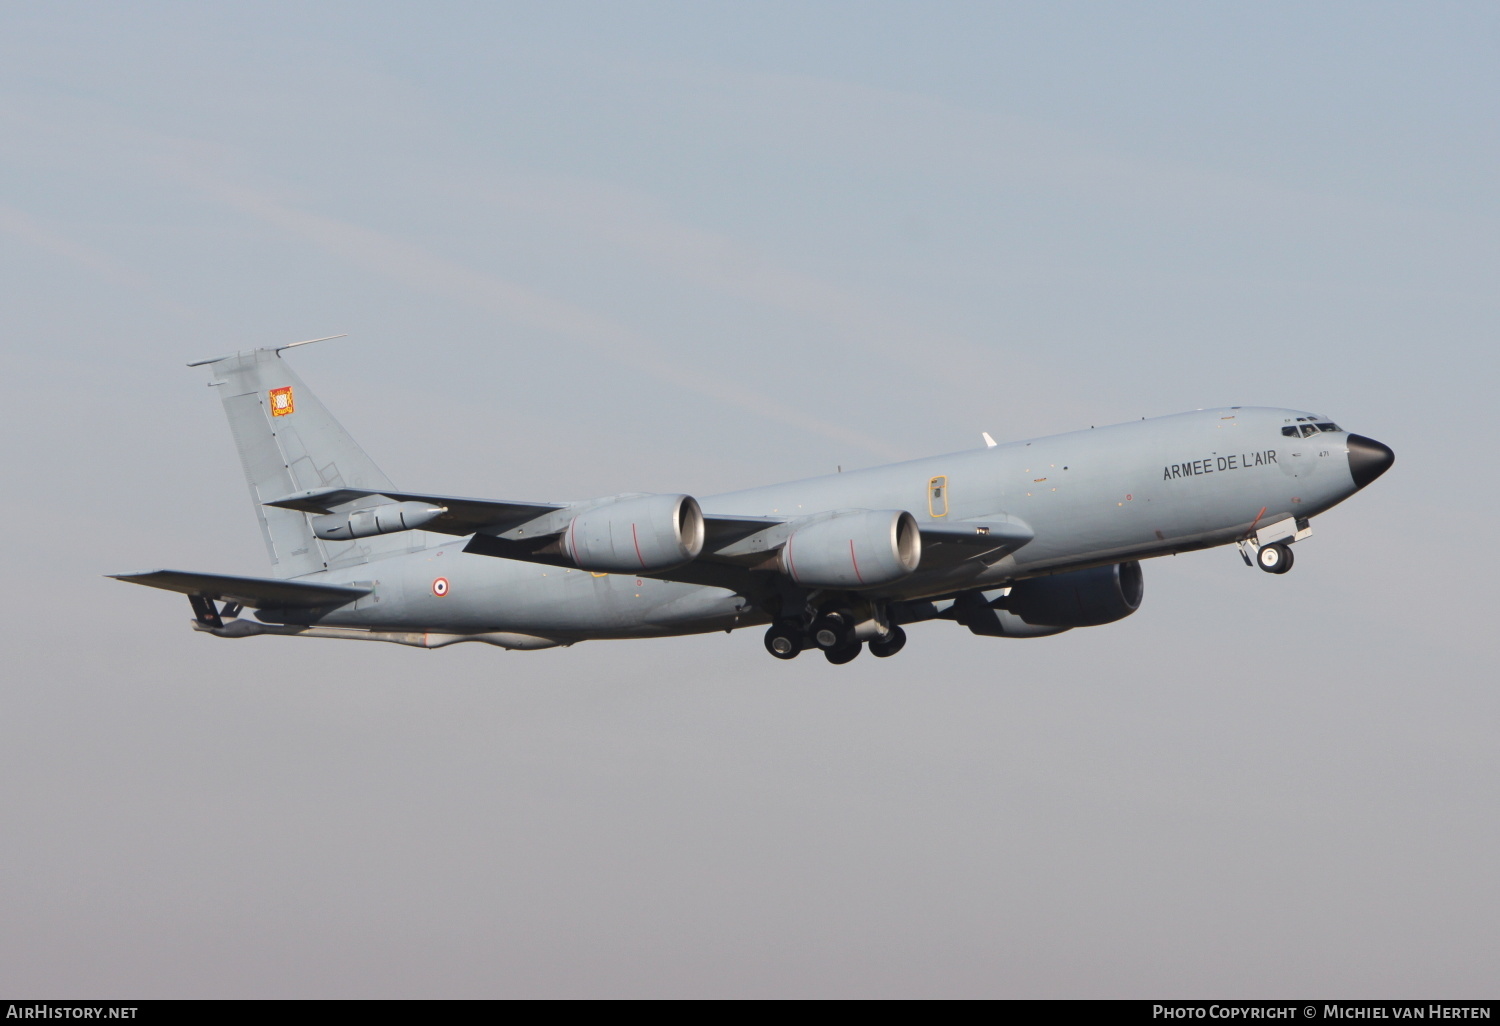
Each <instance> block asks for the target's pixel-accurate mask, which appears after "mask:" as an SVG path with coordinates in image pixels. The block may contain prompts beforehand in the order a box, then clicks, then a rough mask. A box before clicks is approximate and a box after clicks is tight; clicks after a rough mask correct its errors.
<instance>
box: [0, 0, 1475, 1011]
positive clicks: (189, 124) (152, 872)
mask: <svg viewBox="0 0 1500 1026" xmlns="http://www.w3.org/2000/svg"><path fill="white" fill-rule="evenodd" d="M1497 69H1500V7H1497V6H1496V5H1495V4H1492V3H1472V4H1451V3H1450V4H1443V3H1432V2H1424V3H1420V4H1418V3H1407V4H1391V3H1375V2H1366V0H1361V2H1358V3H1319V4H1311V5H1310V4H1305V3H1257V4H1253V5H1228V4H1203V3H1184V4H1177V3H1164V2H1157V3H1151V4H1129V5H1126V4H1104V3H1058V2H1049V3H1028V4H1002V3H983V4H981V3H926V4H921V5H918V4H915V3H877V2H867V0H862V2H858V3H827V2H825V3H808V2H799V3H773V2H759V3H755V4H728V3H707V2H699V3H646V2H634V3H600V4H582V3H562V2H553V3H547V4H542V3H530V4H501V3H432V2H429V3H424V4H420V5H417V4H410V5H398V4H388V3H372V2H368V0H366V2H361V3H349V4H334V3H321V4H305V3H297V4H272V3H260V4H243V3H240V4H213V3H204V2H193V3H183V4H166V3H140V4H129V5H125V4H118V3H110V4H104V3H68V4H31V5H21V4H10V5H6V6H5V7H4V8H3V9H0V325H3V327H4V331H3V335H0V339H3V341H0V346H3V350H4V357H5V369H6V375H5V382H6V388H5V401H4V402H3V403H0V426H3V430H4V437H5V438H6V439H7V440H8V443H9V444H8V446H7V454H8V455H7V458H6V461H5V466H6V468H7V473H6V474H5V475H4V486H3V487H4V489H5V491H4V493H3V494H4V498H5V500H6V501H5V506H6V508H7V509H8V510H9V511H10V513H11V523H12V527H13V530H12V531H11V543H10V546H9V550H8V552H9V554H8V555H7V557H6V559H5V564H4V565H5V568H6V571H7V572H6V574H5V588H4V590H3V597H0V601H3V603H4V614H3V620H0V622H3V625H4V627H3V631H0V639H3V640H0V646H3V647H0V651H3V654H4V665H5V668H6V669H5V683H4V684H3V686H0V993H5V994H10V995H24V996H27V997H31V996H39V997H83V996H96V997H103V996H108V997H119V998H125V997H142V998H146V997H189V996H265V997H272V996H276V997H282V996H319V997H325V996H326V997H332V996H352V997H386V996H390V997H396V996H400V997H420V996H455V997H482V996H538V995H551V996H565V995H566V996H661V995H680V996H699V995H709V996H809V995H811V996H858V995H863V996H908V997H914V996H1013V997H1034V996H1085V997H1196V996H1204V997H1224V996H1268V997H1287V996H1304V997H1305V996H1352V997H1494V996H1495V990H1496V979H1497V968H1496V952H1497V950H1500V925H1497V924H1500V877H1497V874H1496V872H1495V866H1496V864H1497V861H1500V817H1497V814H1496V809H1497V808H1500V752H1497V745H1496V740H1495V738H1496V728H1497V725H1500V697H1497V683H1496V682H1497V680H1500V645H1497V642H1496V627H1495V623H1496V622H1497V621H1496V617H1497V616H1500V599H1497V591H1496V587H1495V574H1496V569H1497V568H1496V557H1495V554H1494V543H1493V535H1494V531H1493V528H1492V524H1491V522H1492V520H1493V517H1494V511H1495V509H1496V508H1497V504H1500V488H1497V485H1496V474H1497V466H1500V461H1497V456H1500V453H1497V445H1496V443H1495V440H1494V439H1495V435H1494V431H1495V425H1494V422H1493V417H1492V415H1491V414H1492V407H1493V397H1494V393H1495V391H1496V388H1497V385H1500V357H1497V355H1496V351H1495V345H1494V343H1495V339H1496V335H1497V332H1496V324H1497V313H1500V301H1497V294H1500V293H1497V282H1500V202H1497V183H1500V71H1497ZM335 332H349V333H351V337H350V338H348V339H341V340H339V341H336V342H329V343H325V344H322V345H319V346H313V347H310V348H308V349H304V350H300V351H298V352H297V353H296V354H295V355H294V357H293V359H294V361H295V363H296V366H297V368H298V371H299V372H300V373H301V374H302V375H303V377H304V378H305V379H306V380H307V381H308V383H309V385H310V386H311V387H313V388H314V389H315V390H317V392H318V393H319V394H320V395H321V397H322V398H323V399H324V400H325V401H326V402H327V403H328V404H329V405H330V406H331V407H332V408H333V410H334V411H335V413H336V414H337V415H338V416H339V417H340V418H341V419H342V420H343V421H344V423H345V425H346V426H347V427H348V428H349V429H350V430H351V431H352V432H353V433H354V435H355V436H356V437H357V438H358V439H359V440H360V441H361V442H362V443H363V444H364V445H365V447H366V448H367V450H368V451H369V452H370V453H371V455H372V456H374V458H375V459H376V460H377V462H379V463H380V464H381V466H382V467H383V468H384V469H385V470H386V471H387V472H388V473H389V474H390V475H391V476H392V477H393V478H394V479H396V480H397V481H398V482H399V483H401V484H402V485H404V486H406V487H410V488H412V489H424V490H431V491H440V492H453V493H459V494H471V495H482V496H491V497H495V498H514V499H553V498H582V497H587V496H594V495H603V494H610V493H614V492H619V491H626V490H632V491H654V490H661V491H667V490H670V491H686V492H690V493H694V494H700V495H706V494H711V493H713V492H716V491H725V490H729V489H732V488H740V487H748V486H751V485H755V484H760V483H768V482H772V481H776V480H780V479H784V478H793V477H799V476H805V475H808V474H815V473H822V472H825V471H830V470H832V469H833V468H834V467H835V466H837V465H843V466H844V467H846V468H847V467H851V466H860V465H870V464H875V463H880V462H884V461H887V460H891V459H897V458H905V457H913V456H919V455H925V454H929V453H935V452H941V451H951V450H954V449H960V448H966V447H969V446H974V445H978V444H981V443H980V441H979V433H980V432H981V431H989V432H990V433H991V434H993V435H995V436H996V437H997V438H1018V437H1030V436H1033V435H1041V434H1047V433H1051V432H1054V431H1064V430H1071V429H1075V428H1079V427H1085V426H1087V425H1089V424H1105V423H1111V422H1115V421H1121V420H1131V419H1135V418H1137V417H1141V416H1151V415H1158V414H1166V413H1173V412H1178V411H1181V410H1185V409H1193V408H1197V407H1206V406H1214V405H1220V404H1226V405H1227V404H1263V405H1275V406H1292V407H1298V408H1305V409H1311V410H1314V411H1317V412H1319V413H1322V414H1325V415H1328V416H1332V417H1334V418H1335V419H1337V420H1338V421H1339V422H1340V423H1341V424H1343V425H1344V426H1346V427H1348V428H1350V429H1352V430H1355V431H1358V432H1360V433H1363V434H1366V435H1370V436H1372V437H1374V438H1377V439H1380V440H1381V441H1383V442H1386V443H1388V444H1389V445H1391V446H1392V447H1393V448H1394V449H1395V450H1396V453H1397V461H1396V465H1395V467H1394V469H1393V470H1392V471H1391V472H1390V473H1389V474H1388V475H1387V476H1386V477H1384V478H1382V479H1381V480H1380V481H1379V482H1378V483H1376V484H1375V485H1374V486H1373V487H1371V488H1370V489H1369V490H1368V491H1366V492H1364V493H1362V494H1360V495H1359V496H1357V497H1356V498H1354V499H1353V500H1352V501H1350V502H1349V503H1347V504H1346V505H1344V506H1341V507H1339V508H1338V509H1336V510H1334V511H1332V512H1330V513H1328V514H1326V515H1325V516H1323V517H1321V518H1318V519H1317V520H1316V522H1315V525H1314V526H1315V532H1316V534H1315V537H1313V538H1312V539H1311V540H1309V541H1307V542H1306V543H1303V544H1300V545H1299V546H1298V560H1297V567H1296V569H1295V570H1294V571H1293V572H1292V573H1291V574H1289V575H1287V576H1285V577H1273V576H1271V575H1267V574H1261V573H1257V572H1255V571H1253V570H1250V569H1247V568H1246V567H1244V566H1243V564H1241V562H1240V560H1239V557H1238V555H1237V554H1236V553H1235V552H1234V551H1233V550H1232V549H1224V550H1216V551H1212V552H1207V553H1199V554H1195V555H1191V556H1183V557H1180V558H1175V559H1165V560H1155V561H1152V562H1149V563H1148V564H1146V567H1145V575H1146V600H1145V604H1144V605H1143V607H1142V609H1141V611H1140V612H1139V613H1138V614H1136V615H1135V616H1133V617H1131V618H1130V619H1128V620H1126V621H1123V622H1121V623H1118V624H1114V625H1110V626H1107V627H1102V628H1095V629H1089V630H1078V631H1073V632H1070V633H1068V634H1065V635H1062V636H1060V637H1056V638H1051V639H1041V640H1026V641H1014V640H1004V639H988V638H979V637H975V636H973V635H970V634H969V633H968V632H967V631H965V630H963V629H962V628H960V627H958V626H956V625H953V624H948V623H932V624H922V625H917V626H915V627H914V628H912V630H911V640H910V643H909V644H908V646H907V648H906V650H905V651H904V652H903V653H902V654H901V655H900V656H899V657H898V658H895V659H891V660H877V659H871V658H868V657H867V658H864V659H861V660H859V661H857V662H855V663H852V664H850V665H849V666H845V667H831V666H829V665H828V664H827V663H826V662H825V661H824V660H822V659H814V658H803V659H799V660H797V661H795V662H792V663H779V662H777V661H775V660H772V659H771V658H770V657H769V656H767V655H766V654H765V652H764V650H763V649H762V647H761V638H760V635H761V631H760V630H747V631H744V632H740V633H735V634H733V635H730V636H724V635H714V636H705V637H701V638H689V639H675V640H670V639H669V640H660V641H636V642H613V643H610V642H597V643H586V644H581V645H578V646H575V647H573V648H571V649H566V650H557V651H548V652H537V653H507V652H501V651H497V650H493V649H487V648H481V647H480V646H472V645H470V646H460V647H457V648H450V649H445V650H442V651H437V652H423V651H418V650H411V649H404V648H399V647H397V646H389V645H357V644H345V645H339V644H337V643H334V642H318V641H303V640H292V639H275V638H259V639H250V640H244V641H237V642H229V641H221V640H218V639H213V638H209V637H206V636H202V635H198V634H195V633H194V632H192V631H191V630H189V628H188V622H187V621H188V619H189V615H190V614H189V610H188V607H187V603H186V602H184V601H182V600H181V598H180V597H178V596H173V595H168V594H165V593H157V592H152V591H147V590H145V589H140V588H131V587H128V586H126V585H123V584H120V583H118V582H115V581H110V580H106V579H104V578H103V577H102V575H103V574H106V573H114V572H121V571H128V570H136V569H144V568H151V567H175V568H181V569H192V570H204V571H219V572H227V573H245V574H264V573H266V572H267V571H268V567H267V564H266V560H265V555H264V551H263V549H262V546H261V542H260V538H259V532H258V531H257V530H256V527H255V524H254V518H253V515H252V513H251V510H250V508H249V502H248V500H247V498H246V495H245V486H244V483H243V480H242V478H241V476H240V471H239V466H238V461H237V459H236V457H235V454H234V450H233V446H232V443H231V442H230V439H229V434H228V431H227V429H226V428H225V425H224V423H223V418H222V414H221V412H220V409H219V405H218V402H217V400H216V397H215V395H214V394H213V393H212V392H210V391H209V390H208V389H206V388H205V387H204V384H203V382H204V380H205V377H204V375H203V372H202V371H201V370H188V369H187V368H185V367H184V366H183V364H184V363H186V362H187V361H189V360H192V359H198V358H203V357H211V356H216V355H219V354H222V353H225V352H229V351H231V350H234V349H237V348H247V347H251V346H256V345H281V344H285V343H287V342H292V341H296V340H298V339H304V338H312V337H316V336H319V335H327V334H332V333H335Z"/></svg>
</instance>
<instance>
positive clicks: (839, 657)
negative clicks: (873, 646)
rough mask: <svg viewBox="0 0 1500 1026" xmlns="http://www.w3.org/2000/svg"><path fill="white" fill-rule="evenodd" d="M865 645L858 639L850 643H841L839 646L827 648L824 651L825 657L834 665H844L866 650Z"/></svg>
mask: <svg viewBox="0 0 1500 1026" xmlns="http://www.w3.org/2000/svg"><path fill="white" fill-rule="evenodd" d="M864 647H865V646H864V645H861V644H860V643H859V642H857V641H851V642H850V643H849V644H847V645H840V646H839V647H838V648H829V649H825V650H824V651H823V658H825V659H827V660H828V661H829V662H830V663H832V664H833V665H834V666H842V665H843V664H844V663H847V662H849V661H850V660H851V659H853V658H854V657H855V656H857V655H859V653H860V652H861V651H863V650H864Z"/></svg>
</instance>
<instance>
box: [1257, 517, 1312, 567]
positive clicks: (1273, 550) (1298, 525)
mask: <svg viewBox="0 0 1500 1026" xmlns="http://www.w3.org/2000/svg"><path fill="white" fill-rule="evenodd" d="M1311 535H1312V525H1311V524H1310V523H1308V522H1307V520H1306V519H1299V518H1296V517H1285V518H1283V519H1282V520H1279V521H1277V522H1276V523H1274V524H1270V525H1268V526H1266V527H1262V528H1261V529H1260V530H1259V531H1256V532H1255V534H1253V535H1251V536H1249V537H1247V538H1244V539H1242V540H1241V541H1240V557H1241V558H1242V559H1244V561H1245V565H1246V566H1258V567H1260V568H1261V569H1262V570H1264V571H1265V572H1266V573H1268V574H1284V573H1286V572H1287V571H1288V570H1290V569H1291V568H1292V548H1291V544H1290V543H1291V542H1299V541H1301V540H1302V539H1304V538H1307V537H1309V536H1311Z"/></svg>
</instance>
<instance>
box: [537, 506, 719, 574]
mask: <svg viewBox="0 0 1500 1026" xmlns="http://www.w3.org/2000/svg"><path fill="white" fill-rule="evenodd" d="M560 540H561V542H562V551H563V553H564V554H565V555H566V556H567V558H568V559H569V560H571V561H572V563H573V565H574V566H576V567H578V568H579V569H581V570H592V571H594V572H596V573H613V574H637V573H643V572H644V573H655V572H657V571H660V570H670V569H671V568H672V567H674V566H681V565H682V564H683V563H686V562H688V561H689V560H691V559H695V558H697V555H698V553H700V552H702V551H703V511H702V510H701V509H699V508H698V500H696V499H694V498H693V497H692V496H691V495H642V496H639V497H636V498H630V499H616V500H615V501H614V502H610V503H607V504H606V505H603V506H596V507H594V508H593V509H590V510H586V511H584V512H582V513H580V514H578V515H577V516H576V517H574V518H573V519H572V520H571V521H570V522H569V523H568V527H567V529H566V530H565V531H563V533H562V538H561V539H560Z"/></svg>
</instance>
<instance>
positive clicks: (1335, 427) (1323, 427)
mask: <svg viewBox="0 0 1500 1026" xmlns="http://www.w3.org/2000/svg"><path fill="white" fill-rule="evenodd" d="M1338 429H1339V426H1338V425H1337V424H1319V425H1318V430H1319V431H1337V430H1338Z"/></svg>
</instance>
